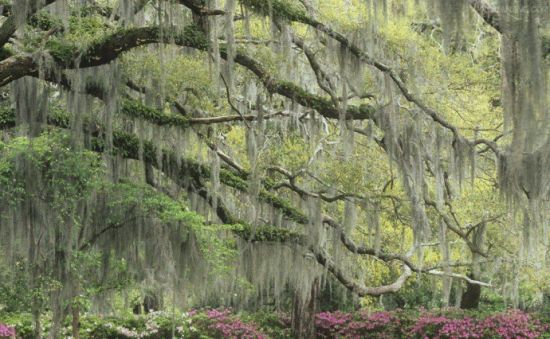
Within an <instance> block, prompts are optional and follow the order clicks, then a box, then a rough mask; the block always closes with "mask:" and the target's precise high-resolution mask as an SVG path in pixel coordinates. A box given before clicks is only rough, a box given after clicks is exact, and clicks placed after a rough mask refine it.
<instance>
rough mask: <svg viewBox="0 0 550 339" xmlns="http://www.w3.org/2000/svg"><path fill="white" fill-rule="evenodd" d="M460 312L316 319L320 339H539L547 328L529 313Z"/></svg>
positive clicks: (344, 315) (341, 315)
mask: <svg viewBox="0 0 550 339" xmlns="http://www.w3.org/2000/svg"><path fill="white" fill-rule="evenodd" d="M474 315H475V316H477V315H479V314H469V313H467V312H463V311H460V310H450V311H447V312H443V313H437V312H426V311H422V312H421V313H420V314H419V315H418V314H417V313H416V314H415V311H403V310H396V311H392V312H377V313H372V314H367V313H359V314H355V315H354V314H350V313H342V312H334V313H330V312H323V313H319V314H318V315H317V317H316V321H315V325H316V331H317V336H318V337H319V338H365V337H368V338H399V337H403V338H422V339H423V338H435V339H438V338H450V339H460V338H505V339H511V338H539V337H541V336H542V335H543V333H544V332H545V331H546V330H547V329H548V326H546V325H543V324H541V322H540V321H539V320H537V319H535V318H533V317H532V316H531V315H529V314H527V313H523V312H521V311H510V312H506V313H501V314H496V315H491V316H485V317H475V316H474Z"/></svg>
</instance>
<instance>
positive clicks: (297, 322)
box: [292, 278, 319, 339]
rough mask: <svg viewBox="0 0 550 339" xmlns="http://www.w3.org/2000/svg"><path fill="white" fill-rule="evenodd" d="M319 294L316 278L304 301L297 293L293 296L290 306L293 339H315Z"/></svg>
mask: <svg viewBox="0 0 550 339" xmlns="http://www.w3.org/2000/svg"><path fill="white" fill-rule="evenodd" d="M318 294H319V279H318V278H316V279H315V280H314V281H313V283H312V285H311V290H310V293H309V295H308V296H307V297H306V298H307V299H304V297H303V296H301V295H300V294H299V293H298V292H297V293H295V294H294V300H293V306H292V332H293V334H294V337H295V338H301V339H312V338H315V314H316V312H317V308H318V307H317V306H318V305H317V296H318Z"/></svg>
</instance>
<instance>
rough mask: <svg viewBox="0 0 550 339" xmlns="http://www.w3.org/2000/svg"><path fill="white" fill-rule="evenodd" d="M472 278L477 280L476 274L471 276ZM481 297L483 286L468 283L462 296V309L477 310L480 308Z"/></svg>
mask: <svg viewBox="0 0 550 339" xmlns="http://www.w3.org/2000/svg"><path fill="white" fill-rule="evenodd" d="M469 276H470V278H472V279H476V277H475V275H474V274H469ZM480 296H481V286H480V285H477V284H470V283H467V285H466V291H465V292H464V293H463V294H462V300H461V302H460V308H462V309H477V308H478V307H479V298H480Z"/></svg>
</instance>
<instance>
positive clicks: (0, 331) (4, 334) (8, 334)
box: [0, 324, 15, 338]
mask: <svg viewBox="0 0 550 339" xmlns="http://www.w3.org/2000/svg"><path fill="white" fill-rule="evenodd" d="M0 338H15V328H13V327H10V326H8V325H5V324H0Z"/></svg>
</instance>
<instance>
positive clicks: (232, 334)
mask: <svg viewBox="0 0 550 339" xmlns="http://www.w3.org/2000/svg"><path fill="white" fill-rule="evenodd" d="M0 321H3V320H2V319H0ZM27 323H28V322H27V321H21V319H20V321H19V322H17V323H16V322H12V323H10V322H9V321H8V322H7V324H3V323H0V339H4V338H10V339H11V338H15V332H16V330H17V335H18V337H17V338H23V339H25V338H33V337H34V336H33V335H32V331H31V330H30V329H29V328H27V327H18V326H20V325H21V326H23V325H24V324H27ZM546 323H548V322H547V321H541V320H539V319H538V317H537V316H535V315H533V314H529V313H525V312H521V311H518V310H510V311H507V312H503V313H496V314H484V313H482V312H479V311H470V312H466V311H462V310H454V309H449V310H439V311H438V310H434V311H426V310H423V309H421V310H394V311H384V312H374V313H373V312H366V311H359V312H353V313H346V312H340V311H337V312H321V313H318V314H317V315H316V318H315V329H316V337H317V338H380V339H384V338H419V339H424V338H441V339H442V338H450V339H459V338H505V339H512V338H541V337H542V338H550V332H549V326H548V325H546ZM18 324H19V325H18ZM14 326H15V327H14ZM25 326H27V325H25ZM289 327H290V320H289V317H288V315H285V314H277V313H273V312H257V313H237V312H234V311H233V310H231V309H202V310H191V311H189V312H186V313H181V314H177V315H173V314H170V313H167V312H162V311H159V312H154V313H150V314H148V315H128V316H126V317H99V316H94V315H83V316H82V318H81V328H80V337H81V338H82V339H88V338H89V339H95V338H114V339H124V338H142V339H157V338H171V337H172V335H174V337H175V338H197V339H198V338H258V339H262V338H289V337H291V336H292V334H291V332H290V329H289ZM45 328H46V329H47V328H48V326H46V327H45ZM64 335H65V336H66V337H68V336H70V335H71V329H70V326H67V327H66V328H64Z"/></svg>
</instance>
